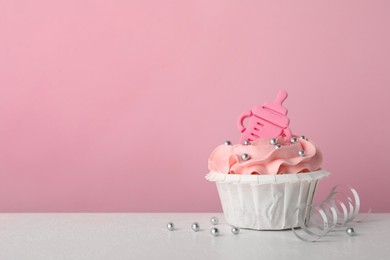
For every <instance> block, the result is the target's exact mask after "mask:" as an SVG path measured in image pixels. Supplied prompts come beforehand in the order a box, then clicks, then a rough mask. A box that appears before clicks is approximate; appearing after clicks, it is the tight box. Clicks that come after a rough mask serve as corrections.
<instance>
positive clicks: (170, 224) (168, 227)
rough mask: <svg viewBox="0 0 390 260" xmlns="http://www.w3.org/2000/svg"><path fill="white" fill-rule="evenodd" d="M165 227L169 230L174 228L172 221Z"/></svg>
mask: <svg viewBox="0 0 390 260" xmlns="http://www.w3.org/2000/svg"><path fill="white" fill-rule="evenodd" d="M167 229H168V230H169V231H172V230H174V229H175V225H174V224H173V223H172V222H169V223H168V224H167Z"/></svg>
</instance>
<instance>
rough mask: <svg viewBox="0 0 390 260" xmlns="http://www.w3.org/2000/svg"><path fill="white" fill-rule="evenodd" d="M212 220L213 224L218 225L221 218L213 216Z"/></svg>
mask: <svg viewBox="0 0 390 260" xmlns="http://www.w3.org/2000/svg"><path fill="white" fill-rule="evenodd" d="M210 222H211V224H213V225H218V223H219V219H218V218H217V217H212V218H211V219H210Z"/></svg>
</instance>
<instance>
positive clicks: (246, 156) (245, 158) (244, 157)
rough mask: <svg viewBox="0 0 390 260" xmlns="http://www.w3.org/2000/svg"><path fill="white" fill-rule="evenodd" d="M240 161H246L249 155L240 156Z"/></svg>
mask: <svg viewBox="0 0 390 260" xmlns="http://www.w3.org/2000/svg"><path fill="white" fill-rule="evenodd" d="M241 159H243V160H244V161H248V160H249V155H248V154H247V153H244V154H243V155H241Z"/></svg>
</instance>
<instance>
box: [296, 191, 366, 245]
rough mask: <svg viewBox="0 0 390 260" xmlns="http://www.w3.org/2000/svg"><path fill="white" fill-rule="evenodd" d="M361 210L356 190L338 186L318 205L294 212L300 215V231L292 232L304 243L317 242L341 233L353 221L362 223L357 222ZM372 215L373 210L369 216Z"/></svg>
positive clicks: (300, 207) (299, 208)
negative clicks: (328, 235) (335, 232)
mask: <svg viewBox="0 0 390 260" xmlns="http://www.w3.org/2000/svg"><path fill="white" fill-rule="evenodd" d="M342 189H344V191H343V190H342ZM359 210H360V198H359V194H358V192H357V191H356V189H354V188H352V187H350V186H347V185H337V186H335V187H333V188H332V189H331V191H330V193H329V195H328V196H327V197H326V199H325V200H324V201H322V202H321V203H319V204H318V205H316V204H311V205H301V206H299V207H298V208H297V209H296V210H295V211H294V214H297V213H298V224H299V227H300V230H299V229H297V228H294V227H293V228H292V231H293V233H294V234H295V236H296V237H297V238H299V239H300V240H302V241H305V242H315V241H318V240H319V239H321V238H323V237H324V236H326V235H327V234H329V233H330V232H331V231H340V228H342V227H345V226H346V225H347V224H348V223H350V222H352V221H354V222H361V221H362V220H355V218H356V216H357V215H358V214H359ZM370 213H371V209H370V210H369V211H368V215H369V214H370ZM368 215H367V216H368Z"/></svg>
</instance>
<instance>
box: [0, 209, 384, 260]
mask: <svg viewBox="0 0 390 260" xmlns="http://www.w3.org/2000/svg"><path fill="white" fill-rule="evenodd" d="M212 216H217V217H218V218H219V219H220V222H222V223H220V224H219V225H218V226H217V227H218V228H219V229H220V231H221V235H220V236H219V237H213V236H211V235H210V232H209V230H210V228H211V227H212V225H211V224H210V222H209V220H210V218H211V217H212ZM195 221H196V222H199V224H200V226H201V230H200V231H199V232H197V233H195V232H193V231H192V230H191V229H190V226H191V223H192V222H195ZM167 222H173V223H174V224H175V226H176V227H177V229H176V230H175V231H168V230H167V229H166V224H167ZM223 222H224V218H223V215H222V214H220V213H218V214H216V213H185V214H182V213H154V214H153V213H151V214H144V213H136V214H124V213H123V214H122V213H121V214H116V213H115V214H113V213H111V214H110V213H100V214H73V213H66V214H0V259H6V260H11V259H18V260H25V259H110V260H112V259H180V260H184V259H267V260H268V259H278V260H282V259H288V260H294V259H299V260H302V259H311V260H313V259H327V260H328V259H354V260H356V259H373V260H374V259H375V260H379V259H386V260H387V259H390V249H389V248H390V213H387V214H371V215H370V216H369V218H368V219H366V220H365V221H364V222H362V223H353V224H352V225H351V226H353V227H354V228H355V230H356V233H357V235H356V236H354V237H349V236H347V235H346V234H345V233H344V232H333V233H332V234H331V235H329V236H327V237H326V238H325V239H323V240H321V241H320V242H314V243H310V242H303V241H300V240H298V239H297V238H296V237H295V236H294V234H293V233H292V231H252V230H241V232H240V234H238V235H233V234H232V233H231V232H230V226H228V225H227V224H224V223H223Z"/></svg>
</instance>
